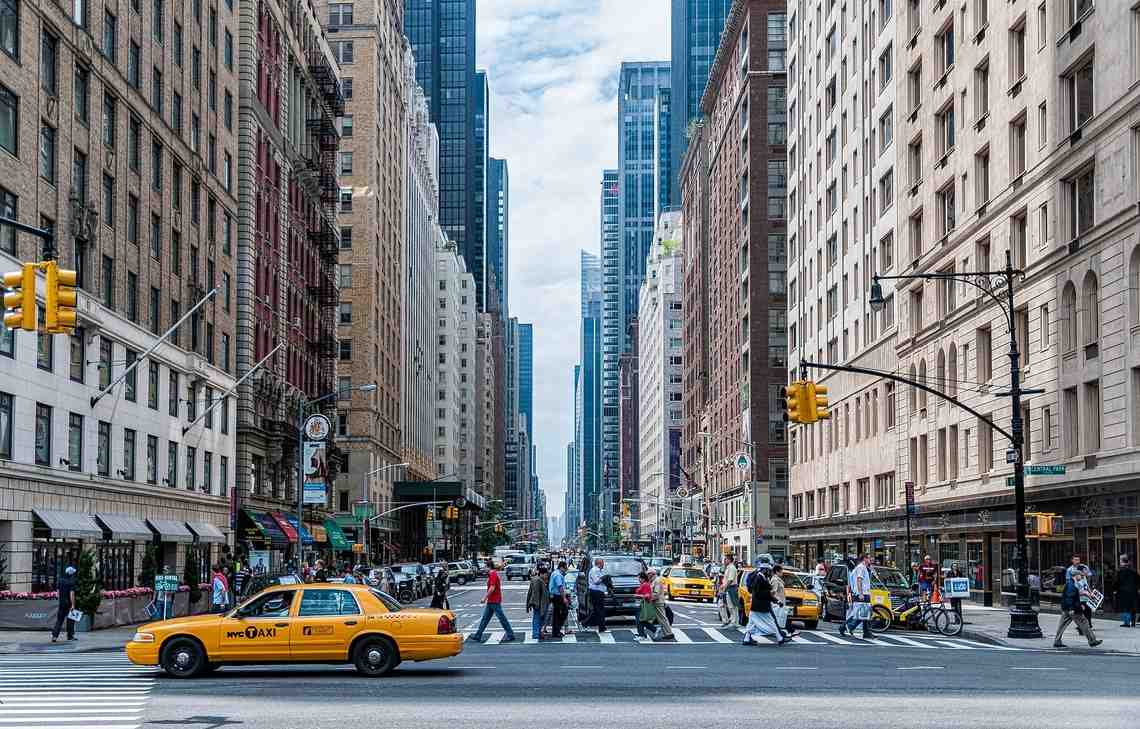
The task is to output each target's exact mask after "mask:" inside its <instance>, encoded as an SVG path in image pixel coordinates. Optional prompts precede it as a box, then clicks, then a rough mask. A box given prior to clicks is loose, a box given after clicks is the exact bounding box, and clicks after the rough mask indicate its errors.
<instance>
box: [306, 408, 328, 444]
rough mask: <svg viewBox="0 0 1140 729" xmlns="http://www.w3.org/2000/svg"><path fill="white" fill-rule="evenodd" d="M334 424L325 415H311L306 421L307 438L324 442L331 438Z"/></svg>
mask: <svg viewBox="0 0 1140 729" xmlns="http://www.w3.org/2000/svg"><path fill="white" fill-rule="evenodd" d="M331 430H332V423H330V422H329V419H328V418H326V417H325V416H324V415H321V414H319V413H318V414H316V415H310V416H309V419H308V420H306V421H305V438H306V439H308V440H324V439H325V438H327V437H329V432H330V431H331Z"/></svg>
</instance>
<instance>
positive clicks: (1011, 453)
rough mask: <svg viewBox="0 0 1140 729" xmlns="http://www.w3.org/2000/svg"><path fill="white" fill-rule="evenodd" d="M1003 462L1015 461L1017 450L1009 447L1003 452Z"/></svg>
mask: <svg viewBox="0 0 1140 729" xmlns="http://www.w3.org/2000/svg"><path fill="white" fill-rule="evenodd" d="M1005 462H1006V463H1017V451H1016V450H1014V449H1013V448H1010V449H1009V450H1007V451H1006V452H1005Z"/></svg>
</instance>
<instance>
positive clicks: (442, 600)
mask: <svg viewBox="0 0 1140 729" xmlns="http://www.w3.org/2000/svg"><path fill="white" fill-rule="evenodd" d="M450 586H451V578H450V577H449V576H448V574H447V565H446V564H445V565H444V566H443V567H440V568H439V569H438V570H436V573H435V580H434V586H433V589H432V596H431V606H432V607H433V608H435V609H436V610H447V609H448V608H449V607H450V606H449V605H448V604H447V590H448V588H449V587H450Z"/></svg>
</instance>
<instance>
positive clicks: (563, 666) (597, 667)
mask: <svg viewBox="0 0 1140 729" xmlns="http://www.w3.org/2000/svg"><path fill="white" fill-rule="evenodd" d="M559 668H601V666H559Z"/></svg>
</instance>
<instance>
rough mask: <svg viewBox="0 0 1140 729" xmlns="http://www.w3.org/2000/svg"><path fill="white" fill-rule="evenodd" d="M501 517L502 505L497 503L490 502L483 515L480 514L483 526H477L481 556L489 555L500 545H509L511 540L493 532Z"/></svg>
mask: <svg viewBox="0 0 1140 729" xmlns="http://www.w3.org/2000/svg"><path fill="white" fill-rule="evenodd" d="M502 515H503V505H502V503H501V502H498V501H492V502H491V504H490V505H489V506H488V507H487V508H486V509H485V510H484V511H483V513H482V514H480V517H481V518H480V521H482V522H483V524H482V525H480V526H479V551H480V552H481V553H482V554H491V553H493V552H494V551H495V547H498V546H499V545H502V544H510V542H511V539H510V537H509V536H507V534H505V533H503V534H499V533H498V532H497V531H496V530H495V523H498V521H499V519H500V517H502ZM488 522H493V523H488Z"/></svg>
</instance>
